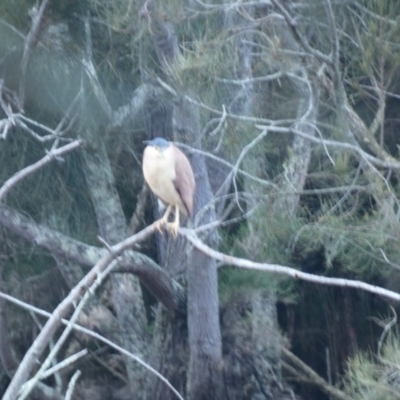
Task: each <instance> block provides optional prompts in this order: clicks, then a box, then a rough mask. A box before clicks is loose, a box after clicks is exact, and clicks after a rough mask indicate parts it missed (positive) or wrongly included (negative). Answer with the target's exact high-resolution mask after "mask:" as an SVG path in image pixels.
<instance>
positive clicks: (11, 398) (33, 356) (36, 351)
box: [3, 225, 155, 400]
mask: <svg viewBox="0 0 400 400" xmlns="http://www.w3.org/2000/svg"><path fill="white" fill-rule="evenodd" d="M154 231H155V227H154V226H153V225H150V226H148V227H147V228H145V229H143V230H142V231H140V232H138V233H137V234H136V235H133V236H131V237H129V238H127V239H125V240H124V241H122V242H120V243H118V244H116V245H115V246H112V249H113V253H114V254H115V256H114V255H112V254H109V253H107V254H105V255H104V256H103V257H102V258H101V259H100V260H99V261H98V262H97V263H96V265H95V266H94V267H93V268H92V269H91V270H90V272H89V273H88V274H87V275H86V276H85V277H84V278H83V279H82V280H81V281H80V282H79V283H78V284H77V285H76V286H75V287H74V288H73V289H72V290H71V292H70V293H69V294H68V296H67V297H66V298H65V299H64V300H63V301H62V302H61V303H60V304H59V305H58V306H57V308H56V309H55V310H54V312H53V314H52V317H51V318H50V319H49V320H48V321H47V323H46V325H45V326H44V327H43V329H42V331H41V332H40V333H39V335H38V337H37V338H36V340H35V341H34V342H33V344H32V346H31V347H30V348H29V350H28V351H27V352H26V354H25V356H24V358H23V360H22V361H21V363H20V365H19V368H18V370H17V371H16V373H15V375H14V377H13V379H12V380H11V383H10V385H9V386H8V388H7V391H6V392H5V394H4V397H3V400H15V399H16V398H17V395H18V391H19V388H20V387H21V386H22V384H23V383H25V382H26V380H27V378H28V376H29V374H30V373H31V371H32V369H33V367H34V366H35V364H36V360H37V359H38V358H39V357H40V355H41V354H42V353H43V351H44V349H45V348H46V346H47V344H48V341H49V340H50V338H51V337H52V336H53V335H54V334H55V332H56V330H57V328H58V327H59V326H60V324H61V321H60V320H61V318H63V317H64V316H65V315H67V313H68V312H69V310H70V309H71V308H72V306H73V304H74V303H75V302H76V301H77V300H78V299H79V298H80V297H81V296H82V294H83V293H85V291H86V290H87V288H88V287H90V286H91V284H92V283H93V282H94V281H95V279H96V278H97V276H98V275H99V274H100V273H101V272H102V271H104V270H105V269H106V268H107V266H108V265H109V264H110V263H111V262H112V261H113V259H114V258H115V257H116V256H118V255H120V254H122V253H123V252H124V251H125V250H126V249H128V248H129V247H132V246H133V245H134V244H135V243H137V242H139V241H142V240H144V239H146V238H147V237H149V236H150V235H152V234H153V233H154Z"/></svg>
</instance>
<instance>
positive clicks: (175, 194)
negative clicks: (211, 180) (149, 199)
mask: <svg viewBox="0 0 400 400" xmlns="http://www.w3.org/2000/svg"><path fill="white" fill-rule="evenodd" d="M145 143H146V144H147V147H146V148H145V149H144V153H143V175H144V179H145V180H146V182H147V183H148V185H149V186H150V189H151V190H152V192H153V193H154V194H155V195H156V196H157V197H158V198H159V199H160V200H161V201H162V202H163V203H164V204H165V205H167V206H168V207H167V210H166V212H165V214H164V216H163V217H162V218H161V219H159V220H158V221H156V222H155V225H156V228H157V229H158V230H161V227H162V226H163V225H165V224H166V225H167V229H168V230H169V231H170V232H171V234H172V235H173V236H174V237H177V235H178V228H179V219H180V218H179V214H180V213H181V214H183V215H184V216H185V217H192V216H193V202H194V192H195V187H196V184H195V180H194V175H193V170H192V167H191V165H190V162H189V160H188V159H187V157H186V156H185V154H183V153H182V151H181V150H179V149H178V148H177V147H176V146H174V145H173V144H172V143H170V142H168V141H167V140H165V139H163V138H159V137H158V138H155V139H153V140H150V141H146V142H145ZM173 208H174V212H175V221H174V222H172V223H169V222H168V217H169V214H170V213H171V211H172V209H173Z"/></svg>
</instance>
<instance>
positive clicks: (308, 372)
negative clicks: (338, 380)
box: [282, 347, 351, 400]
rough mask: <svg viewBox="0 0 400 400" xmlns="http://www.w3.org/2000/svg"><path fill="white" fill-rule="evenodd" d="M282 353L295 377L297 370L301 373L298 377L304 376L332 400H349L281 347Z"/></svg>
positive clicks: (344, 394) (349, 399)
mask: <svg viewBox="0 0 400 400" xmlns="http://www.w3.org/2000/svg"><path fill="white" fill-rule="evenodd" d="M282 353H283V355H284V356H285V357H286V358H287V359H288V361H290V362H291V363H292V364H293V365H294V366H295V367H296V368H295V369H294V371H296V375H298V374H299V372H298V370H300V371H301V372H300V375H302V374H304V375H306V377H307V378H308V379H309V383H313V384H314V385H317V386H318V387H320V388H321V389H322V391H324V392H325V393H326V394H327V395H329V396H331V397H332V398H335V399H339V400H351V398H350V397H349V396H347V394H346V393H344V392H342V391H341V390H339V389H337V388H335V387H334V386H332V385H330V384H329V383H328V382H326V380H325V379H323V378H321V377H320V376H319V375H318V374H317V373H316V372H315V371H314V370H313V369H311V368H310V367H309V366H308V365H307V364H305V363H304V362H303V361H302V360H300V359H299V358H298V357H296V356H295V355H294V354H293V353H292V352H291V351H290V350H288V349H286V348H284V347H282ZM288 369H289V368H288ZM290 369H291V368H290ZM300 377H301V376H300Z"/></svg>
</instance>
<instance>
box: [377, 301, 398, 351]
mask: <svg viewBox="0 0 400 400" xmlns="http://www.w3.org/2000/svg"><path fill="white" fill-rule="evenodd" d="M389 306H390V309H391V310H392V313H393V319H392V320H391V321H390V322H389V323H388V324H386V325H385V329H384V330H383V332H382V335H381V337H380V338H379V343H378V355H379V357H382V355H381V349H382V344H383V341H384V340H385V337H386V335H387V334H388V332H389V331H390V329H392V327H393V326H394V325H396V323H397V314H396V310H395V309H394V308H393V307H392V306H391V305H390V304H389Z"/></svg>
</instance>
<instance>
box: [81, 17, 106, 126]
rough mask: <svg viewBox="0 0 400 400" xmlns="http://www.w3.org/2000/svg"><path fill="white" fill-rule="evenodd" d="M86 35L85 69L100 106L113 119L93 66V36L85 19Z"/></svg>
mask: <svg viewBox="0 0 400 400" xmlns="http://www.w3.org/2000/svg"><path fill="white" fill-rule="evenodd" d="M85 34H86V54H85V58H84V59H83V60H82V63H83V66H84V67H85V70H86V74H87V76H88V78H89V81H90V83H91V85H92V89H93V91H94V93H95V95H96V97H97V100H98V101H99V104H100V106H101V108H102V109H103V111H104V112H105V114H106V116H107V117H108V118H109V119H111V117H112V108H111V106H110V103H109V102H108V100H107V97H106V95H105V93H104V90H103V88H102V87H101V85H100V82H99V78H98V77H97V72H96V68H95V66H94V65H93V51H92V35H91V30H90V24H89V18H88V17H86V18H85Z"/></svg>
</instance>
